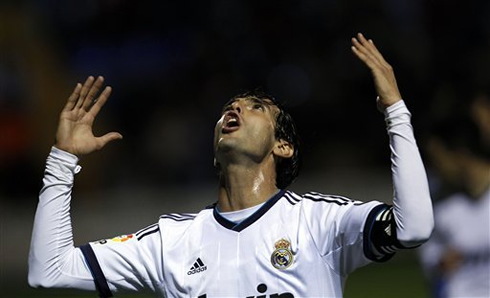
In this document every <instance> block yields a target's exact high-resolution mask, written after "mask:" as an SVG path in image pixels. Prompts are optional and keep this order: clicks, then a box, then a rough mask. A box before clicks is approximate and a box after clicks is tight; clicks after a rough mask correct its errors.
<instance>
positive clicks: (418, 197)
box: [385, 101, 434, 247]
mask: <svg viewBox="0 0 490 298" xmlns="http://www.w3.org/2000/svg"><path fill="white" fill-rule="evenodd" d="M385 116H386V118H385V120H386V125H387V130H388V135H389V137H390V149H391V164H392V166H391V171H392V179H393V187H394V197H393V205H394V208H393V210H394V212H393V213H394V217H395V222H396V231H397V238H398V240H399V241H400V243H401V244H402V245H404V246H405V247H411V246H416V245H419V244H421V243H423V242H424V241H426V240H427V239H429V237H430V234H431V233H432V230H433V228H434V218H433V212H432V202H431V198H430V192H429V186H428V182H427V175H426V173H425V168H424V164H423V162H422V158H421V156H420V153H419V150H418V147H417V144H416V141H415V137H414V134H413V129H412V125H411V124H410V117H411V115H410V112H409V111H408V109H407V108H406V106H405V103H404V102H403V101H400V102H397V103H396V104H394V105H392V106H390V107H388V108H387V109H386V110H385Z"/></svg>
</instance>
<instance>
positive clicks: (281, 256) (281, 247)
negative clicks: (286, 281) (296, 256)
mask: <svg viewBox="0 0 490 298" xmlns="http://www.w3.org/2000/svg"><path fill="white" fill-rule="evenodd" d="M274 246H275V248H276V249H275V250H274V251H273V252H272V255H271V263H272V266H274V268H276V269H279V270H284V269H287V268H288V267H289V266H291V264H292V263H293V253H291V243H289V241H287V240H286V239H284V238H282V239H281V240H279V241H277V242H276V243H275V244H274Z"/></svg>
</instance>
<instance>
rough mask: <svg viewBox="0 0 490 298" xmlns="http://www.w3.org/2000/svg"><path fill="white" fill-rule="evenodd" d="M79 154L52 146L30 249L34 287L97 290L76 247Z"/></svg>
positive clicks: (30, 282) (30, 266)
mask: <svg viewBox="0 0 490 298" xmlns="http://www.w3.org/2000/svg"><path fill="white" fill-rule="evenodd" d="M77 161H78V159H77V158H76V156H74V155H71V154H68V153H66V152H63V151H61V150H58V149H56V148H54V147H53V149H52V151H51V153H50V155H49V157H48V159H47V162H46V170H45V175H44V179H43V188H42V189H41V192H40V195H39V203H38V207H37V210H36V215H35V219H34V227H33V232H32V239H31V248H30V252H29V284H30V285H31V286H34V287H75V288H80V289H94V288H95V286H94V283H93V279H92V276H91V274H90V271H89V270H88V268H87V266H86V265H85V261H84V259H83V256H82V254H81V252H80V250H79V249H77V248H75V247H74V243H73V233H72V225H71V218H70V200H71V191H72V186H73V180H74V175H75V173H76V172H78V171H79V170H80V167H79V166H77Z"/></svg>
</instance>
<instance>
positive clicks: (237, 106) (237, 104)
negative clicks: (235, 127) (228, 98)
mask: <svg viewBox="0 0 490 298" xmlns="http://www.w3.org/2000/svg"><path fill="white" fill-rule="evenodd" d="M231 108H232V110H234V111H236V112H238V114H241V113H242V109H243V108H242V104H241V103H240V100H236V101H234V102H233V103H232V104H231Z"/></svg>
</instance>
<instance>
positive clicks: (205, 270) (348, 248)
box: [29, 34, 433, 298]
mask: <svg viewBox="0 0 490 298" xmlns="http://www.w3.org/2000/svg"><path fill="white" fill-rule="evenodd" d="M352 51H353V53H354V54H355V55H356V56H357V57H358V58H359V59H360V60H361V61H362V62H364V64H365V65H367V67H368V68H369V69H370V70H371V73H372V75H373V78H374V83H375V87H376V90H377V93H378V100H377V103H378V107H379V108H380V109H381V110H382V111H383V112H384V114H385V119H386V125H387V130H388V135H389V140H390V148H391V150H392V155H391V159H392V174H393V185H394V198H393V206H390V205H386V204H383V203H381V202H378V201H372V202H367V203H363V202H360V201H354V200H350V199H348V198H345V197H340V196H331V195H325V194H320V193H316V192H310V193H306V194H303V195H300V194H296V193H294V192H292V191H289V190H287V187H288V186H289V185H290V184H291V183H292V181H293V179H294V178H295V177H296V176H297V174H298V164H297V161H298V157H299V154H300V150H299V149H300V148H299V143H298V136H297V134H296V131H295V127H294V124H293V122H292V119H291V117H290V116H289V114H288V113H287V112H286V111H285V110H284V109H283V108H282V107H281V105H280V104H279V103H277V102H276V101H275V100H274V99H273V98H272V97H270V96H266V95H263V94H254V93H249V94H244V95H239V96H236V97H234V98H233V99H232V100H231V101H230V102H228V103H227V104H226V105H225V107H224V109H223V114H222V117H221V118H220V119H219V121H218V122H217V124H216V128H215V136H214V151H215V165H216V167H217V168H218V169H219V172H220V175H219V192H218V200H217V203H216V204H214V205H212V206H210V207H208V208H206V209H204V210H202V211H201V212H199V213H197V214H176V213H171V214H166V215H162V216H161V217H160V219H159V221H158V223H156V224H154V225H151V226H149V227H147V228H144V229H142V230H140V231H138V232H136V233H134V234H128V235H123V236H119V237H116V238H112V239H107V240H101V241H97V242H91V243H88V244H85V245H82V246H80V247H75V246H74V245H73V235H72V227H71V223H70V214H69V209H70V207H69V206H70V199H71V190H72V186H73V181H74V175H75V174H76V173H78V172H79V171H80V166H78V165H77V162H78V157H79V156H82V155H86V154H89V153H91V152H93V151H96V150H98V149H101V148H102V147H104V145H106V144H107V143H108V142H110V141H113V140H116V139H120V138H121V137H122V136H121V135H120V134H119V133H116V132H112V133H109V134H106V135H104V136H102V137H94V135H93V134H92V123H93V121H94V118H95V117H96V115H97V113H98V112H99V111H100V109H101V107H102V106H103V105H104V103H105V102H106V100H107V98H108V97H109V94H110V92H111V89H110V87H106V88H105V89H104V90H103V91H102V92H101V94H100V96H98V97H97V94H98V92H99V90H100V89H101V87H102V85H103V79H102V78H101V77H99V78H97V79H94V78H92V77H89V78H88V79H87V81H86V82H85V83H84V84H83V86H82V85H81V84H78V85H77V87H76V88H75V90H74V92H73V93H72V95H71V96H70V97H69V98H68V102H67V104H66V106H65V108H64V109H63V111H62V113H61V116H60V123H59V127H58V131H57V134H56V143H55V145H54V146H53V148H52V150H51V153H50V154H49V156H48V159H47V164H46V171H45V176H44V186H43V188H42V190H41V193H40V198H39V204H38V209H37V211H36V217H35V222H34V229H33V235H32V242H31V250H30V256H29V283H30V285H31V286H34V287H70V288H79V289H85V290H98V292H99V293H100V295H101V296H102V297H110V296H112V295H113V293H115V292H117V291H124V290H129V291H140V290H144V289H147V290H151V291H153V292H155V293H156V294H157V295H159V296H162V297H184V296H185V297H283V298H285V297H340V296H342V293H343V285H344V282H345V280H346V277H347V275H348V274H349V273H351V272H352V271H353V270H354V269H356V268H358V267H360V266H363V265H365V264H368V263H369V262H372V261H375V262H382V261H386V260H388V259H389V258H390V257H391V256H393V254H394V252H395V251H396V250H397V249H403V248H412V247H416V246H419V245H420V244H421V243H423V242H424V241H426V240H427V239H428V238H429V236H430V234H431V232H432V229H433V215H432V205H431V200H430V196H429V190H428V185H427V179H426V174H425V169H424V166H423V163H422V160H421V158H420V155H419V151H418V148H417V145H416V142H415V139H414V135H413V131H412V126H411V124H410V113H409V111H408V110H407V108H406V106H405V104H404V101H403V100H402V99H401V96H400V93H399V91H398V87H397V84H396V80H395V76H394V73H393V70H392V68H391V66H390V65H389V64H388V63H387V62H386V61H385V60H384V58H383V57H382V55H381V54H380V53H379V51H378V50H377V48H376V46H375V45H374V43H373V42H372V40H367V39H366V38H365V37H364V36H363V35H362V34H358V35H357V36H356V37H354V38H352ZM388 295H389V294H388Z"/></svg>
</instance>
